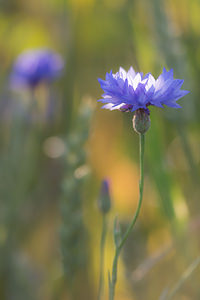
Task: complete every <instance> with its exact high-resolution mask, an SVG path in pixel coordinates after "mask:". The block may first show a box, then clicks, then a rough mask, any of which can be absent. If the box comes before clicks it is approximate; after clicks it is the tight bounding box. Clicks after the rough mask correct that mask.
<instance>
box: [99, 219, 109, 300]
mask: <svg viewBox="0 0 200 300" xmlns="http://www.w3.org/2000/svg"><path fill="white" fill-rule="evenodd" d="M106 234H107V220H106V214H103V218H102V233H101V242H100V272H99V290H98V298H97V299H98V300H101V299H102V296H103V290H104V285H103V282H104V253H105V251H104V250H105V240H106Z"/></svg>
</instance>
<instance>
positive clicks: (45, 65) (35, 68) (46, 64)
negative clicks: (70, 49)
mask: <svg viewBox="0 0 200 300" xmlns="http://www.w3.org/2000/svg"><path fill="white" fill-rule="evenodd" d="M63 68H64V61H63V59H62V58H61V56H60V55H59V54H57V53H55V52H53V51H51V50H48V49H36V50H28V51H26V52H24V53H22V54H20V55H19V56H18V58H17V59H16V61H15V63H14V66H13V70H12V73H11V87H12V88H21V87H30V88H34V87H36V86H37V85H38V84H39V83H40V82H41V81H46V82H51V81H52V80H54V79H56V78H57V77H59V76H60V75H61V74H62V71H63Z"/></svg>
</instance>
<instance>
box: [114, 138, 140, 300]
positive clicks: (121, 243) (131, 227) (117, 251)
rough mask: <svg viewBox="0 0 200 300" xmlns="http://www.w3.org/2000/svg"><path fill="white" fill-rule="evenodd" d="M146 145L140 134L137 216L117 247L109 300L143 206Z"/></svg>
mask: <svg viewBox="0 0 200 300" xmlns="http://www.w3.org/2000/svg"><path fill="white" fill-rule="evenodd" d="M144 145H145V135H144V134H140V182H139V201H138V206H137V209H136V212H135V215H134V217H133V219H132V221H131V223H130V225H129V226H128V228H127V230H126V232H125V234H124V235H123V237H122V239H121V241H120V243H119V245H117V246H116V250H115V257H114V260H113V267H112V278H111V282H110V284H109V300H114V297H115V285H116V282H117V265H118V258H119V255H120V252H121V249H122V247H123V246H124V244H125V242H126V240H127V238H128V236H129V234H130V232H131V231H132V229H133V227H134V225H135V222H136V220H137V218H138V215H139V212H140V208H141V204H142V197H143V186H144Z"/></svg>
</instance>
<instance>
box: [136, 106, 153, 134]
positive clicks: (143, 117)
mask: <svg viewBox="0 0 200 300" xmlns="http://www.w3.org/2000/svg"><path fill="white" fill-rule="evenodd" d="M150 125H151V120H150V116H149V111H148V110H147V109H143V108H139V109H137V110H136V111H135V114H134V116H133V128H134V130H135V131H136V132H137V133H141V134H144V133H145V132H146V131H147V130H148V129H149V127H150Z"/></svg>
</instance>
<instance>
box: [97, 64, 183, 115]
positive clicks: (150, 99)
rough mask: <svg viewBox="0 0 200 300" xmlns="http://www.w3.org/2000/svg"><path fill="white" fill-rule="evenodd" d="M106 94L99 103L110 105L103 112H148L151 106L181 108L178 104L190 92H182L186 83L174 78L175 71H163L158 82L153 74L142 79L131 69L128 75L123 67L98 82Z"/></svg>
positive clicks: (140, 74)
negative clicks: (182, 87) (140, 110)
mask: <svg viewBox="0 0 200 300" xmlns="http://www.w3.org/2000/svg"><path fill="white" fill-rule="evenodd" d="M98 80H99V83H100V85H101V88H102V89H103V90H104V94H103V95H102V98H101V99H99V100H98V101H101V102H103V103H107V104H106V105H104V106H103V108H106V109H110V110H114V109H118V110H122V111H127V110H128V111H135V110H138V109H144V110H146V111H149V110H148V106H149V105H153V106H157V107H163V105H167V106H169V107H174V108H178V107H180V105H179V104H177V103H176V101H177V100H178V99H180V98H182V97H183V96H185V95H186V94H187V93H188V91H185V90H181V86H182V84H183V82H184V81H183V80H180V79H174V78H173V69H171V70H170V71H167V70H166V69H165V68H163V71H162V73H161V74H160V76H159V77H158V78H157V79H155V78H154V77H153V75H152V74H151V73H148V74H146V75H145V76H143V74H142V73H136V72H135V71H134V69H133V68H132V67H130V69H129V70H128V72H126V71H125V70H124V69H123V68H122V67H120V69H119V71H118V72H117V73H116V74H113V73H112V71H111V72H110V73H107V74H106V80H102V79H98Z"/></svg>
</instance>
